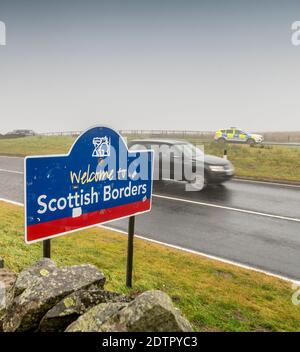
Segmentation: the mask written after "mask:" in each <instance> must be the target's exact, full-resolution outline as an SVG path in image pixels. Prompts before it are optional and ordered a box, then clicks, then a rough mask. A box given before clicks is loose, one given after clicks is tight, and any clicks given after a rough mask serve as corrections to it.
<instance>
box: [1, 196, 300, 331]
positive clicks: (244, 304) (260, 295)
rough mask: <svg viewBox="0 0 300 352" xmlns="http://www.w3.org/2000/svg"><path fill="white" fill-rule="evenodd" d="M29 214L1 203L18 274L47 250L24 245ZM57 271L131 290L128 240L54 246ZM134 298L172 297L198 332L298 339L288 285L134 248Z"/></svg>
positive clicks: (71, 240)
mask: <svg viewBox="0 0 300 352" xmlns="http://www.w3.org/2000/svg"><path fill="white" fill-rule="evenodd" d="M23 234H24V228H23V208H22V207H18V206H15V205H10V204H7V203H4V202H0V256H2V257H3V258H4V259H5V263H6V266H7V267H8V268H10V269H13V270H15V271H20V270H21V269H23V268H24V267H26V266H28V265H30V264H32V263H33V262H34V261H35V260H37V259H38V258H39V257H40V255H41V245H40V244H33V245H30V246H28V245H25V243H24V239H23V236H24V235H23ZM52 244H53V245H52V257H53V259H54V260H55V261H56V262H57V264H58V265H71V264H78V263H92V264H95V265H96V266H97V267H99V268H100V269H101V270H103V272H104V273H105V275H106V277H107V285H106V287H107V288H108V289H113V290H116V291H119V292H124V293H126V292H128V290H127V288H126V287H125V264H126V244H127V239H126V236H123V235H121V234H119V233H116V232H113V231H108V230H105V229H101V228H93V229H90V230H86V231H81V232H78V233H75V234H69V235H66V236H64V237H61V238H56V239H54V240H53V241H52ZM133 279H134V289H133V290H132V291H133V293H138V292H142V291H145V290H148V289H160V290H163V291H165V292H167V293H168V294H169V295H170V296H171V297H172V299H173V301H174V303H175V305H176V306H177V307H178V308H180V309H181V310H182V311H183V313H184V314H185V315H186V317H187V318H188V319H189V320H190V321H191V322H192V324H193V326H194V329H195V330H197V331H298V330H299V329H300V306H295V305H293V304H292V302H291V297H292V294H293V291H292V287H291V284H290V283H289V282H286V281H283V280H279V279H276V278H273V277H269V276H266V275H263V274H260V273H256V272H253V271H249V270H245V269H242V268H238V267H235V266H233V265H228V264H224V263H220V262H217V261H214V260H210V259H207V258H204V257H201V256H198V255H194V254H189V253H184V252H182V251H179V250H175V249H171V248H167V247H164V246H160V245H157V244H153V243H150V242H147V241H143V240H139V239H136V240H135V254H134V275H133Z"/></svg>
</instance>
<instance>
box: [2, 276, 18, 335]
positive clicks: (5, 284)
mask: <svg viewBox="0 0 300 352" xmlns="http://www.w3.org/2000/svg"><path fill="white" fill-rule="evenodd" d="M16 279H17V275H16V274H15V273H14V272H13V271H11V270H9V269H0V331H2V329H3V326H2V325H3V319H4V316H5V313H6V310H7V307H8V306H9V305H10V304H11V302H12V300H13V287H14V284H15V282H16Z"/></svg>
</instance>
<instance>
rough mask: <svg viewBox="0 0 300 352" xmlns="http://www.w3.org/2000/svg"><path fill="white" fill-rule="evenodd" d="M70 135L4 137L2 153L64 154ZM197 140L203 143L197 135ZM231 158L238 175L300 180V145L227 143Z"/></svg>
mask: <svg viewBox="0 0 300 352" xmlns="http://www.w3.org/2000/svg"><path fill="white" fill-rule="evenodd" d="M74 140H75V138H74V137H71V136H62V137H61V136H49V137H47V136H35V137H26V138H18V139H1V140H0V155H1V154H2V155H17V156H26V155H40V154H44V155H45V154H64V153H67V152H68V151H69V149H70V147H71V146H72V144H73V142H74ZM190 141H191V142H193V143H194V144H198V145H202V144H203V143H202V142H201V141H200V140H197V139H190ZM204 147H205V152H206V153H207V154H213V155H217V156H223V152H224V146H220V145H218V144H216V143H214V142H212V143H204ZM226 148H227V152H228V158H229V160H230V161H232V163H233V164H234V166H235V168H236V175H237V176H240V177H250V178H253V179H259V180H266V181H287V182H295V183H299V182H300V148H297V147H286V146H264V147H263V148H262V147H261V146H255V147H252V148H251V147H250V146H248V145H237V144H228V145H226Z"/></svg>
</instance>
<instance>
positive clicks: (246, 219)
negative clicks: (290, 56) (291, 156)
mask: <svg viewBox="0 0 300 352" xmlns="http://www.w3.org/2000/svg"><path fill="white" fill-rule="evenodd" d="M0 198H5V199H9V200H12V201H17V202H23V159H22V158H9V157H1V156H0ZM127 222H128V221H127V220H126V219H125V220H119V221H114V222H112V223H110V224H109V225H110V226H112V227H115V228H117V229H121V230H126V229H127ZM136 233H137V234H139V235H141V236H144V237H147V238H150V239H154V240H157V241H161V242H165V243H168V244H172V245H176V246H180V247H183V248H186V249H191V250H195V251H199V252H202V253H206V254H209V255H213V256H217V257H220V258H223V259H227V260H230V261H234V262H237V263H240V264H244V265H248V266H251V267H253V268H257V269H261V270H265V271H268V272H271V273H274V274H277V275H281V276H285V277H288V278H291V279H294V280H300V186H288V185H276V184H267V183H260V182H248V181H241V180H233V181H230V182H228V183H226V184H225V185H224V186H217V187H208V188H207V189H205V190H203V191H202V192H186V191H185V184H183V183H178V182H167V181H164V182H162V183H161V184H158V185H155V187H154V196H153V206H152V211H151V213H148V214H144V215H141V216H138V217H137V219H136Z"/></svg>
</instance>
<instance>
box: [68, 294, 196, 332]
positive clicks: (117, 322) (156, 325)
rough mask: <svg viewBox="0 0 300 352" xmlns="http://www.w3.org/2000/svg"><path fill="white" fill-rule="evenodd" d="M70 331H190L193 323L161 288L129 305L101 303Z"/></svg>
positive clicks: (70, 328)
mask: <svg viewBox="0 0 300 352" xmlns="http://www.w3.org/2000/svg"><path fill="white" fill-rule="evenodd" d="M66 331H68V332H74V331H76V332H79V331H83V332H90V331H94V332H95V331H98V332H100V331H102V332H123V331H124V332H190V331H193V329H192V326H191V324H190V323H189V322H188V321H187V320H186V319H185V318H184V317H183V316H182V315H181V313H180V311H179V310H178V309H176V308H175V307H174V306H173V303H172V301H171V299H170V297H169V296H168V295H167V294H165V293H164V292H161V291H147V292H145V293H143V294H141V295H140V296H138V297H137V298H136V299H135V300H134V301H132V302H131V303H129V304H126V305H123V306H122V304H118V303H108V304H100V305H98V306H96V307H94V308H92V309H91V310H89V311H88V312H87V313H85V314H83V315H82V316H81V317H80V318H79V319H78V320H77V321H75V322H74V323H72V324H71V325H70V326H69V327H68V328H67V329H66Z"/></svg>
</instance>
